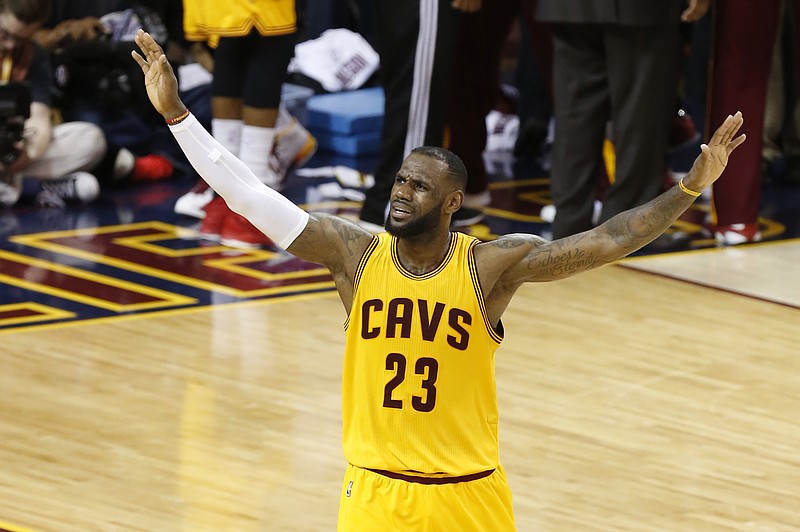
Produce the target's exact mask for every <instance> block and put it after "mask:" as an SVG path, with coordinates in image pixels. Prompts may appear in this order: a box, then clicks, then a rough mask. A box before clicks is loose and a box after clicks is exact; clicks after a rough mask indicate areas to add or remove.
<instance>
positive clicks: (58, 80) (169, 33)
mask: <svg viewBox="0 0 800 532" xmlns="http://www.w3.org/2000/svg"><path fill="white" fill-rule="evenodd" d="M182 24H183V7H182V3H181V1H180V0H157V1H156V0H149V1H127V0H92V1H87V0H60V1H59V2H56V3H54V5H53V12H52V13H51V15H50V17H49V19H48V20H47V21H46V22H45V23H44V24H43V26H42V27H41V28H40V29H39V31H37V32H36V34H35V36H34V39H35V41H36V42H38V43H39V44H40V45H41V46H42V47H43V48H44V49H45V50H47V51H48V52H49V54H50V62H51V64H52V67H53V72H54V81H55V97H54V107H56V108H57V109H58V111H59V112H60V114H61V116H63V118H64V119H65V120H80V121H86V122H91V123H93V124H97V125H98V126H99V127H100V128H101V129H102V130H103V133H104V134H105V137H106V143H107V146H108V147H107V154H106V157H105V158H104V160H103V161H102V162H101V164H100V167H99V169H98V177H99V178H100V180H101V184H103V185H104V184H105V182H106V181H105V180H107V181H108V183H109V184H115V185H118V184H123V183H130V182H142V181H154V180H160V179H164V178H168V177H170V176H171V175H172V174H173V170H174V169H173V162H174V161H175V159H178V160H183V159H184V158H183V154H182V152H181V151H180V149H179V148H178V145H177V144H176V143H175V141H174V140H173V138H172V135H170V134H169V131H168V129H167V127H166V125H165V124H164V123H163V120H161V117H160V116H158V115H157V114H156V113H154V112H153V109H152V107H151V106H150V104H149V102H148V100H147V96H146V95H145V93H144V90H143V89H142V81H141V72H140V71H139V70H138V69H137V68H134V67H135V66H136V65H131V63H130V52H131V50H132V49H133V47H134V44H133V36H134V34H135V31H136V30H137V29H138V28H140V27H143V28H145V29H147V30H148V31H149V32H151V34H153V35H155V36H156V38H157V39H158V40H159V42H161V43H162V44H163V45H164V47H165V49H167V50H168V54H169V56H170V59H171V60H172V61H173V64H176V65H178V64H183V63H184V62H186V61H187V53H188V47H187V45H186V43H185V42H184V41H183V28H182ZM200 99H201V100H204V101H201V102H197V101H193V102H192V105H193V108H194V107H197V108H199V109H202V107H203V106H205V107H207V108H208V112H207V114H208V115H209V116H210V99H209V97H208V96H207V95H205V97H203V95H200ZM201 114H202V113H201ZM209 120H210V118H209ZM179 164H180V163H179Z"/></svg>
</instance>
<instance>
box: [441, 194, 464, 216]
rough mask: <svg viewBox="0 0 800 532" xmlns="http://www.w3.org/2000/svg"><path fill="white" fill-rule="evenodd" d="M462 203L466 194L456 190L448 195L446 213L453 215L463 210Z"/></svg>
mask: <svg viewBox="0 0 800 532" xmlns="http://www.w3.org/2000/svg"><path fill="white" fill-rule="evenodd" d="M462 203H464V192H462V191H461V190H454V191H453V192H451V193H450V194H448V195H447V199H446V200H445V202H444V212H446V213H447V214H453V213H454V212H456V211H457V210H458V209H460V208H461V204H462Z"/></svg>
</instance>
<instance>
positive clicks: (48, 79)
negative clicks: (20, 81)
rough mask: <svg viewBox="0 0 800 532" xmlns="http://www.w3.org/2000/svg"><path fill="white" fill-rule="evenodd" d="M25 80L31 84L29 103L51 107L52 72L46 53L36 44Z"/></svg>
mask: <svg viewBox="0 0 800 532" xmlns="http://www.w3.org/2000/svg"><path fill="white" fill-rule="evenodd" d="M26 79H27V80H28V81H30V83H31V102H41V103H43V104H45V105H47V106H50V105H52V89H53V71H52V68H51V66H50V59H49V58H48V56H47V52H46V51H45V50H44V48H42V47H41V46H39V45H38V44H37V45H35V48H34V51H33V57H32V58H31V66H30V68H29V69H28V76H27V78H26Z"/></svg>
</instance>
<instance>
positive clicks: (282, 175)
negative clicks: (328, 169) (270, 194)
mask: <svg viewBox="0 0 800 532" xmlns="http://www.w3.org/2000/svg"><path fill="white" fill-rule="evenodd" d="M316 151H317V139H315V138H314V136H313V135H312V134H311V133H309V132H308V130H307V129H306V128H304V127H303V126H302V124H300V122H298V121H297V119H296V118H292V120H291V122H290V123H289V125H287V126H286V127H284V128H282V129H280V130H279V131H278V132H277V133H275V142H274V143H273V145H272V153H271V154H270V156H269V167H270V170H272V171H273V172H274V173H275V175H277V176H278V180H279V182H283V180H284V179H286V174H287V173H288V172H289V170H291V169H292V168H298V167H300V166H303V165H304V164H306V163H307V162H308V160H309V159H311V157H312V156H313V155H314V153H315V152H316Z"/></svg>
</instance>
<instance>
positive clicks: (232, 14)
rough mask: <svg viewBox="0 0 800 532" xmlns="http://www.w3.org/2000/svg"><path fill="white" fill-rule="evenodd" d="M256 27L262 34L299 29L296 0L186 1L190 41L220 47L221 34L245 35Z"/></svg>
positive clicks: (222, 35) (184, 10) (187, 27)
mask: <svg viewBox="0 0 800 532" xmlns="http://www.w3.org/2000/svg"><path fill="white" fill-rule="evenodd" d="M253 28H255V29H256V30H257V31H258V32H259V33H260V34H261V35H287V34H289V33H294V32H295V31H297V15H296V12H295V5H294V0H254V1H250V0H228V1H227V2H219V1H217V0H213V1H212V0H184V2H183V30H184V33H185V35H186V38H187V39H188V40H190V41H208V42H209V44H211V46H216V42H217V41H218V40H219V38H220V37H243V36H245V35H247V34H249V33H250V31H251V30H252V29H253Z"/></svg>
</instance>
